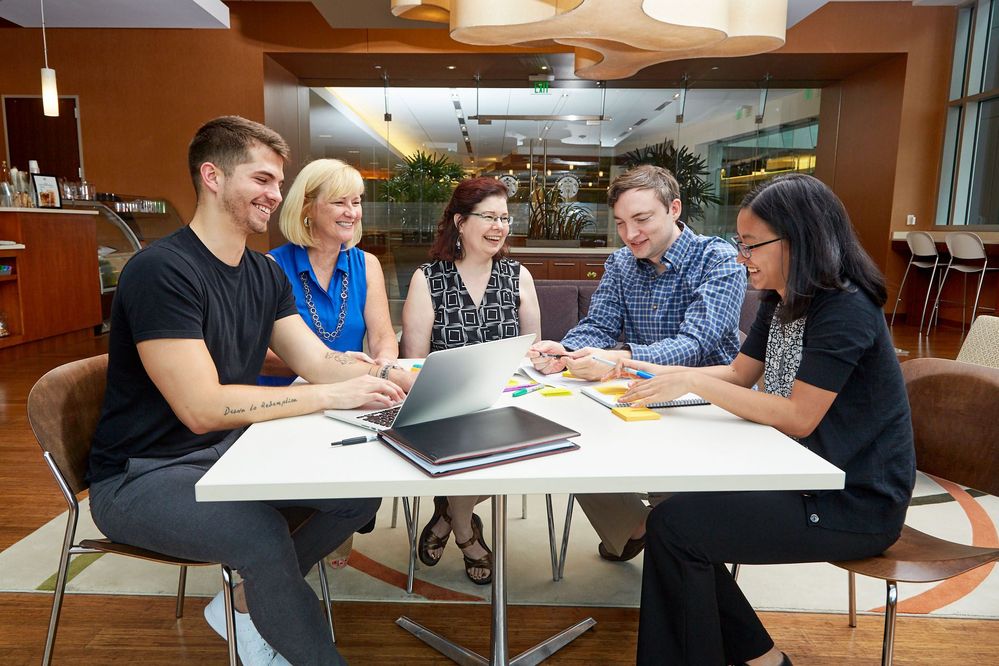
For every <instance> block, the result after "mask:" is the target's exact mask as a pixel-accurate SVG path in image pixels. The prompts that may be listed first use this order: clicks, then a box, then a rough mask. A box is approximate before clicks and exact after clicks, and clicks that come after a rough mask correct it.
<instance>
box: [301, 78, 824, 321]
mask: <svg viewBox="0 0 999 666" xmlns="http://www.w3.org/2000/svg"><path fill="white" fill-rule="evenodd" d="M545 83H548V82H545ZM573 83H574V85H575V86H576V87H569V88H564V89H558V88H557V87H556V86H557V85H558V84H557V83H550V84H548V85H535V86H534V87H531V88H527V87H525V88H477V87H474V86H471V87H467V88H446V87H440V88H416V87H397V88H391V87H388V86H384V87H330V88H313V89H312V95H311V100H312V103H311V117H310V127H311V132H312V137H311V152H312V157H313V158H318V157H334V158H337V159H341V160H343V161H345V162H347V163H349V164H351V165H353V166H355V167H356V168H357V169H358V170H359V171H360V172H361V173H362V175H363V176H364V179H365V195H364V198H365V201H364V207H363V210H364V237H363V240H362V247H363V248H364V249H365V250H367V251H369V252H372V253H373V254H375V255H376V256H377V257H378V258H379V260H380V261H381V262H382V267H383V269H384V272H385V279H386V286H387V290H388V294H389V299H390V302H392V305H393V307H392V311H393V320H394V321H396V322H397V323H398V322H399V320H400V319H399V317H398V315H399V314H400V312H401V303H402V301H403V300H404V299H405V297H406V293H407V291H408V286H409V281H410V278H411V277H412V274H413V271H414V270H416V268H417V267H418V266H419V265H420V264H421V263H423V262H424V261H426V259H427V253H428V250H429V248H430V245H431V243H432V240H433V236H434V233H435V230H436V227H437V222H438V220H439V219H440V216H441V213H442V211H443V208H444V205H445V203H446V201H447V199H448V197H449V196H450V191H451V189H453V180H454V179H457V178H461V177H467V176H490V177H494V178H498V179H501V180H502V181H503V182H504V184H505V185H506V186H507V189H508V191H509V192H510V193H511V197H510V202H509V208H510V213H511V216H512V217H513V224H512V228H511V232H510V239H509V243H510V245H512V246H532V245H537V246H544V247H549V248H550V251H557V249H555V248H553V247H552V246H565V245H569V246H577V247H590V248H615V247H620V245H621V242H620V240H619V238H618V236H617V233H616V230H615V225H614V224H613V219H612V216H611V214H610V211H609V210H608V207H607V205H606V196H607V187H608V185H609V184H610V181H611V180H612V179H613V178H614V177H616V176H617V175H618V174H620V173H622V172H623V171H625V170H627V169H628V168H629V167H631V166H633V165H634V164H636V163H644V162H652V163H656V164H659V165H660V166H664V167H666V168H669V169H670V170H672V171H674V172H677V173H678V174H679V175H680V176H681V177H680V180H681V188H682V189H683V190H684V197H681V199H683V198H687V197H689V198H690V199H691V200H689V201H684V202H683V203H684V211H685V212H684V214H683V215H682V216H681V219H684V220H685V221H688V222H689V223H690V225H691V226H692V227H693V228H694V230H695V231H697V232H698V233H703V234H709V235H718V236H722V237H727V236H728V235H730V234H731V233H733V232H734V229H735V217H736V214H737V212H738V205H739V202H740V201H741V199H742V197H743V196H744V195H745V193H746V192H748V191H749V189H751V187H753V186H755V185H757V184H760V183H762V182H764V181H766V180H767V179H768V178H772V177H773V176H774V175H776V174H778V173H783V172H787V171H800V172H805V173H811V172H812V171H813V170H814V168H815V143H816V140H817V136H818V120H817V118H818V114H819V91H817V90H811V89H807V90H802V89H794V90H785V89H781V90H776V89H775V90H770V91H769V92H768V95H765V96H761V94H760V91H759V90H755V89H746V90H715V89H703V90H701V89H688V90H687V91H686V92H685V94H683V91H681V90H678V89H669V88H667V89H649V88H641V89H639V88H635V89H629V88H617V87H608V88H605V87H603V86H601V85H599V84H592V83H588V82H573ZM762 100H765V102H764V103H765V108H764V109H763V110H762V111H763V112H762V114H761V110H760V108H759V107H760V103H761V101H762ZM681 106H682V108H681ZM680 113H682V114H683V118H682V122H678V117H677V116H678V115H679V114H680Z"/></svg>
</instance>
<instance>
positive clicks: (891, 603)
mask: <svg viewBox="0 0 999 666" xmlns="http://www.w3.org/2000/svg"><path fill="white" fill-rule="evenodd" d="M885 584H886V585H887V586H888V594H887V595H886V597H887V598H886V599H885V640H884V643H883V644H882V646H881V666H891V662H892V653H893V652H894V650H895V604H896V603H897V602H898V583H896V582H895V581H893V580H888V581H885Z"/></svg>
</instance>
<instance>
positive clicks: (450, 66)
mask: <svg viewBox="0 0 999 666" xmlns="http://www.w3.org/2000/svg"><path fill="white" fill-rule="evenodd" d="M446 69H454V65H448V66H447V67H446Z"/></svg>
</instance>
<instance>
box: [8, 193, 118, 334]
mask: <svg viewBox="0 0 999 666" xmlns="http://www.w3.org/2000/svg"><path fill="white" fill-rule="evenodd" d="M95 215H96V212H95V211H83V210H55V209H44V208H0V239H2V240H11V241H15V242H16V243H19V244H23V245H24V249H10V248H4V247H3V246H0V265H6V266H10V267H11V268H10V274H9V275H5V276H2V277H0V311H2V312H3V313H4V315H5V316H6V321H7V330H8V331H9V333H10V334H9V335H8V336H6V337H2V338H0V349H4V348H6V347H13V346H15V345H19V344H23V343H27V342H33V341H36V340H42V339H44V338H51V337H54V336H58V335H64V334H70V333H77V332H87V333H89V331H90V330H91V329H92V328H93V327H95V326H98V325H100V323H101V301H100V293H101V285H100V277H99V272H98V265H97V230H96V229H97V227H96V217H95Z"/></svg>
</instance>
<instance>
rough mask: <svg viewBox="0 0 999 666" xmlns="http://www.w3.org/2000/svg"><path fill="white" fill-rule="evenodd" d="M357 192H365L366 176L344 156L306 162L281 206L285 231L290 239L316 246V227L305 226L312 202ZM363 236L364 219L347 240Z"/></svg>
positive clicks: (351, 245) (283, 230) (351, 240)
mask: <svg viewBox="0 0 999 666" xmlns="http://www.w3.org/2000/svg"><path fill="white" fill-rule="evenodd" d="M355 192H361V193H363V192H364V179H363V178H362V177H361V174H360V172H359V171H358V170H357V169H355V168H354V167H352V166H350V165H349V164H346V163H344V162H341V161H340V160H330V159H323V160H315V161H312V162H309V163H308V164H306V165H305V166H304V167H303V168H302V170H301V171H299V172H298V176H296V177H295V182H294V183H292V184H291V189H289V190H288V196H286V197H285V198H284V206H282V207H281V220H280V228H281V233H282V234H284V237H285V238H287V239H288V240H289V241H290V242H292V243H294V244H295V245H300V246H302V247H315V245H316V240H315V238H314V237H313V235H312V229H311V228H310V227H307V226H305V218H306V216H307V215H308V211H309V209H310V208H311V207H312V203H313V202H314V201H315V200H316V199H317V198H319V196H320V195H321V196H324V197H326V198H328V199H329V200H331V201H332V200H335V199H339V198H340V197H345V196H348V195H353V194H354V193H355ZM360 240H361V222H360V220H358V222H357V223H356V224H355V225H354V237H353V238H351V239H350V242H349V243H348V244H347V247H348V248H351V247H354V246H355V245H357V244H358V243H359V242H360Z"/></svg>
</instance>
